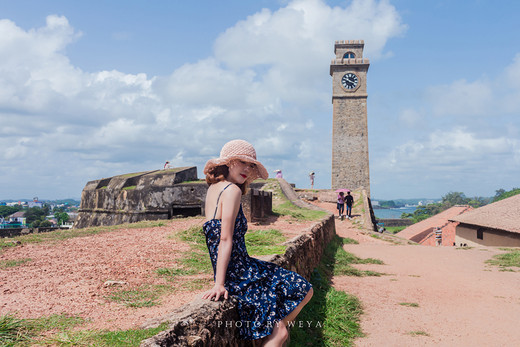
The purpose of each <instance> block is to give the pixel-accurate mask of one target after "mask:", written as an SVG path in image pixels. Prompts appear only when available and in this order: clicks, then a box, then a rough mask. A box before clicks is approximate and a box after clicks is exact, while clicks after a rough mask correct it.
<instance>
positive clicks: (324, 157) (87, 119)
mask: <svg viewBox="0 0 520 347" xmlns="http://www.w3.org/2000/svg"><path fill="white" fill-rule="evenodd" d="M519 10H520V4H519V3H518V2H516V1H500V2H492V1H487V0H480V1H413V0H395V1H322V0H297V1H274V0H270V1H267V0H265V1H262V0H260V1H238V0H232V1H219V2H216V1H197V2H191V1H190V2H188V1H153V2H150V1H74V2H72V1H52V0H49V1H45V2H43V1H35V0H34V1H26V0H18V1H16V2H15V1H3V0H0V124H2V125H1V126H0V146H1V148H2V151H1V152H0V161H1V162H2V165H1V166H0V177H2V185H1V188H0V199H18V198H32V197H33V196H39V197H40V198H44V199H54V198H67V197H73V198H78V197H79V196H80V195H81V190H82V189H83V187H84V185H85V183H86V182H87V181H89V180H94V179H98V178H102V177H109V176H114V175H118V174H123V173H128V172H137V171H144V170H153V169H157V168H160V167H162V165H163V163H164V161H165V160H170V161H172V162H173V164H175V165H177V166H188V165H190V166H191V165H196V166H197V167H198V171H199V176H202V168H203V165H204V163H205V161H206V160H207V159H209V158H212V157H215V156H218V152H219V150H220V148H221V146H222V145H223V144H224V143H225V142H227V141H228V140H231V139H234V138H243V139H245V140H247V141H249V142H251V143H253V144H254V145H255V147H256V149H257V153H258V157H259V159H260V160H261V161H262V162H263V163H264V164H265V166H266V167H267V169H268V170H269V171H270V172H271V173H272V171H273V170H275V169H282V170H283V173H284V177H285V178H286V179H287V180H288V181H290V182H294V183H295V184H296V185H297V186H298V187H308V186H309V182H308V177H307V174H308V172H309V171H311V170H313V171H315V172H316V187H317V188H329V187H330V182H331V173H330V165H331V164H330V160H331V151H332V144H331V126H332V105H331V102H330V98H331V90H332V86H331V83H332V82H331V78H330V76H329V64H330V59H332V58H333V56H334V51H333V46H334V40H346V39H363V40H365V57H368V58H369V59H370V62H371V66H370V69H369V72H368V93H369V98H368V122H369V146H370V174H371V192H372V197H373V198H376V199H395V198H412V197H418V198H420V197H424V198H426V197H429V198H438V197H440V196H442V195H444V194H445V193H447V192H449V191H462V192H464V193H465V194H466V195H467V196H491V195H494V192H495V190H497V189H499V188H504V189H511V188H513V187H518V186H520V184H519V180H518V176H519V175H518V172H519V171H520V120H519V115H520V35H518V32H519V29H520V28H519V26H520V25H519V24H518V18H517V13H519Z"/></svg>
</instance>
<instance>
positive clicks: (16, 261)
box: [0, 258, 32, 269]
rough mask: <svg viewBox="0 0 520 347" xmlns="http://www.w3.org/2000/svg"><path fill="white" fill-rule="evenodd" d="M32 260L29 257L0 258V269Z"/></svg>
mask: <svg viewBox="0 0 520 347" xmlns="http://www.w3.org/2000/svg"><path fill="white" fill-rule="evenodd" d="M30 261H32V259H30V258H23V259H12V260H0V269H7V268H10V267H16V266H20V265H23V264H25V263H28V262H30Z"/></svg>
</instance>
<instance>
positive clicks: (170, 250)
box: [0, 204, 520, 346]
mask: <svg viewBox="0 0 520 347" xmlns="http://www.w3.org/2000/svg"><path fill="white" fill-rule="evenodd" d="M321 206H322V207H325V208H327V209H329V210H331V211H334V208H335V206H334V204H321ZM356 218H357V217H356ZM202 223H203V220H202V219H201V218H189V219H180V220H173V221H169V222H168V224H167V225H166V226H163V227H154V228H147V229H120V230H117V231H111V232H108V233H103V234H98V235H94V236H87V237H80V238H74V239H69V240H65V241H60V242H55V243H43V244H28V245H24V246H22V247H20V246H18V247H15V248H10V249H6V250H3V251H2V252H1V253H0V260H14V259H31V260H30V261H28V262H27V263H24V264H23V265H20V266H17V267H13V268H4V269H0V315H4V314H8V313H15V314H16V315H17V316H19V317H23V318H35V317H40V316H48V315H50V314H60V313H67V314H70V315H79V316H81V317H83V318H85V319H87V320H88V321H89V323H88V324H86V325H84V326H82V327H81V329H87V328H88V329H108V330H116V329H129V328H137V327H139V326H140V325H141V324H143V323H144V322H146V321H147V320H149V319H150V318H154V317H157V316H161V315H164V314H166V313H168V312H170V311H171V310H172V309H173V308H175V307H179V306H181V305H183V304H184V303H186V302H188V301H190V300H192V299H193V298H194V297H195V296H196V295H198V294H200V293H201V292H202V291H203V290H205V289H206V288H201V289H186V288H185V287H183V286H182V283H181V284H180V285H179V286H178V287H177V289H176V290H175V291H173V292H172V293H168V294H166V295H163V296H161V299H160V305H157V306H153V307H143V308H129V307H125V306H124V305H122V304H119V303H116V302H113V301H111V300H109V299H107V296H108V295H109V294H110V293H111V292H113V291H115V290H120V289H130V288H135V287H139V286H142V285H156V284H170V285H171V282H167V281H166V280H164V279H163V278H160V277H158V276H157V275H156V273H155V270H156V269H157V268H160V267H171V266H173V265H174V264H175V262H176V261H178V259H179V257H181V256H182V253H183V252H185V251H187V250H188V249H189V247H188V246H187V245H186V244H183V243H182V242H179V241H177V240H176V239H175V238H172V237H171V235H172V234H173V233H174V232H175V231H180V230H185V229H187V228H189V227H190V226H193V225H202ZM309 224H310V223H309V222H307V223H295V222H291V221H290V219H289V218H286V217H284V218H279V219H276V218H272V219H270V220H268V221H266V222H265V223H263V224H262V225H250V229H253V230H255V229H256V230H257V229H267V228H274V229H279V230H282V231H283V232H284V233H285V234H286V236H287V237H288V238H291V237H293V236H296V235H298V234H299V233H300V232H302V230H304V229H305V228H306V227H308V225H309ZM336 230H337V233H338V234H339V235H340V236H342V237H349V238H353V239H356V240H358V241H359V244H358V245H345V246H344V247H345V249H346V250H347V251H348V252H351V253H353V254H355V255H357V256H359V257H362V258H368V257H371V258H376V259H380V260H382V261H384V263H385V265H358V268H360V269H363V270H368V269H370V270H374V271H378V272H383V273H385V274H386V275H384V276H381V277H348V276H339V277H335V278H334V279H333V282H334V286H335V287H336V288H337V289H340V290H344V291H346V292H348V293H351V294H353V295H355V296H356V297H358V298H359V299H360V300H361V302H362V305H363V309H364V314H363V315H362V316H361V327H362V330H363V332H364V333H365V334H366V336H365V337H363V338H359V339H357V340H356V341H355V344H356V345H357V346H515V345H520V330H519V329H518V328H517V327H518V322H519V321H520V291H519V288H520V272H518V269H517V272H501V271H499V270H498V268H496V267H492V266H488V265H486V264H485V261H486V260H487V259H490V258H491V257H492V256H493V255H495V254H498V253H500V252H502V251H500V250H498V249H496V248H490V247H489V248H488V247H480V248H473V249H468V250H462V249H455V248H451V247H426V246H415V245H395V244H393V243H389V242H386V241H382V240H379V239H376V238H373V237H370V236H369V235H368V234H367V232H366V231H365V232H363V231H362V230H360V229H358V228H357V227H356V226H354V225H353V223H352V222H350V221H348V220H345V221H340V220H336ZM195 277H197V276H195ZM198 278H201V279H207V281H208V284H207V287H209V286H210V285H211V284H210V283H211V276H210V275H198ZM108 280H116V281H124V282H126V283H127V284H126V285H123V286H122V287H115V288H114V287H105V286H104V283H105V282H106V281H108ZM401 303H411V304H417V305H418V307H410V306H404V305H400V304H401ZM414 306H415V305H414Z"/></svg>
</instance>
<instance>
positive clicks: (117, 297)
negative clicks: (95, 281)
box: [107, 285, 173, 308]
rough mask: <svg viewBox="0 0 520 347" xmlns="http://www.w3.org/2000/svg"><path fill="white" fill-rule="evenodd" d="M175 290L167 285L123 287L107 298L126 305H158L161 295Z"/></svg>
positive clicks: (136, 306)
mask: <svg viewBox="0 0 520 347" xmlns="http://www.w3.org/2000/svg"><path fill="white" fill-rule="evenodd" d="M171 291H173V288H172V287H170V286H165V285H154V286H149V285H144V286H141V287H137V288H133V289H121V290H117V291H115V292H113V293H112V294H110V295H109V296H108V297H107V299H109V300H112V301H114V302H117V303H119V304H122V305H124V306H126V307H135V308H139V307H151V306H155V305H158V304H159V302H158V300H159V298H160V296H161V295H163V294H166V293H168V292H171Z"/></svg>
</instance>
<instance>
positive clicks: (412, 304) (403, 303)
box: [399, 302, 419, 307]
mask: <svg viewBox="0 0 520 347" xmlns="http://www.w3.org/2000/svg"><path fill="white" fill-rule="evenodd" d="M399 305H401V306H407V307H419V304H418V303H415V302H400V303H399Z"/></svg>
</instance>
